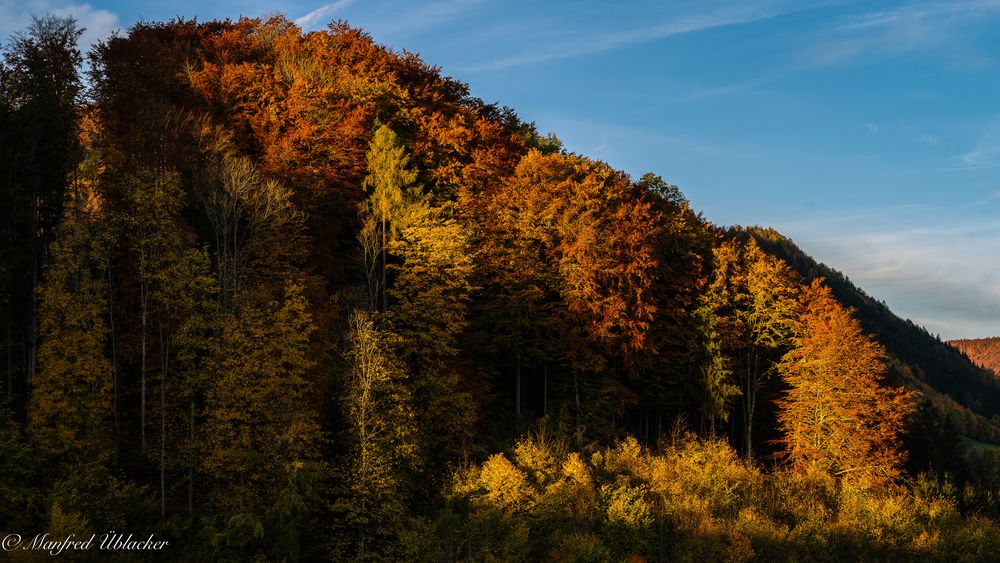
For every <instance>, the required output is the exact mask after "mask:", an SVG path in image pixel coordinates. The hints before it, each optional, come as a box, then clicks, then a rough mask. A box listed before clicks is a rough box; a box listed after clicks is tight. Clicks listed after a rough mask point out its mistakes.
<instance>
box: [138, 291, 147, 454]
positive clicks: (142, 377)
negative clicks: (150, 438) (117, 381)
mask: <svg viewBox="0 0 1000 563" xmlns="http://www.w3.org/2000/svg"><path fill="white" fill-rule="evenodd" d="M145 283H146V282H142V284H143V285H145ZM139 291H140V292H141V293H142V294H143V295H142V296H140V299H141V301H142V361H141V362H140V368H139V369H140V372H139V381H140V385H139V386H140V399H139V427H140V435H141V446H140V452H142V453H146V307H147V301H148V298H147V297H146V292H147V291H148V289H146V288H140V290H139Z"/></svg>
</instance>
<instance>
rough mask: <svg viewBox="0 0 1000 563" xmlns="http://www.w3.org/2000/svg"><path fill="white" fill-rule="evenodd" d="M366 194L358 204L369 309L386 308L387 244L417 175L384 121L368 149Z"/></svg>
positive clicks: (379, 309) (394, 231) (396, 227)
mask: <svg viewBox="0 0 1000 563" xmlns="http://www.w3.org/2000/svg"><path fill="white" fill-rule="evenodd" d="M367 161H368V175H367V176H366V177H365V182H364V185H365V188H366V189H367V190H368V197H367V199H366V200H365V201H364V202H363V203H362V206H361V221H362V225H361V234H360V237H359V238H360V239H361V243H362V250H363V252H364V261H365V274H366V276H367V282H368V284H367V287H368V300H369V307H370V308H371V310H373V311H375V310H378V311H381V312H382V313H383V314H384V313H385V312H386V311H387V309H388V285H387V256H388V248H389V244H390V243H391V242H392V241H393V240H395V239H396V237H397V236H398V234H399V229H400V224H401V222H402V221H401V215H402V214H403V212H404V210H405V209H406V207H407V206H405V205H404V201H405V199H406V197H407V195H408V192H410V191H411V190H412V189H413V187H414V186H413V184H414V182H415V181H416V179H417V173H416V170H414V169H412V168H411V167H410V159H409V157H408V156H407V155H406V147H404V146H403V144H402V142H401V141H400V140H399V137H398V136H397V135H396V133H395V132H394V131H393V130H392V129H390V128H389V127H388V126H386V125H380V126H379V127H378V128H377V129H376V130H375V136H374V138H373V139H372V143H371V146H370V148H369V149H368V157H367Z"/></svg>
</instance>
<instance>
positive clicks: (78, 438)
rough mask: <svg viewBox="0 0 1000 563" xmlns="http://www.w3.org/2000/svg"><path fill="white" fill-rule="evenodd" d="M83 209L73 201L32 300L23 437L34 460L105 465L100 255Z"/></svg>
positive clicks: (108, 395)
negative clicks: (35, 342)
mask: <svg viewBox="0 0 1000 563" xmlns="http://www.w3.org/2000/svg"><path fill="white" fill-rule="evenodd" d="M88 205H90V206H93V205H96V203H95V202H94V200H93V199H92V198H90V197H89V196H88V194H85V193H79V194H77V197H74V198H73V200H72V206H71V212H70V213H69V214H68V215H67V217H66V219H65V221H64V222H63V224H62V225H61V226H60V227H59V229H58V235H57V238H56V240H55V241H54V242H53V243H52V244H51V245H50V255H51V260H50V261H49V265H48V266H47V267H46V269H45V282H44V284H43V285H42V287H41V288H40V289H39V292H38V293H39V298H40V302H41V306H40V308H39V313H40V314H39V329H40V330H39V333H40V335H41V336H42V340H41V347H40V348H39V354H38V360H39V369H38V373H37V374H36V377H35V378H34V380H33V381H32V388H33V389H32V398H31V404H30V413H31V419H30V420H31V423H30V426H29V432H30V433H31V436H32V439H33V440H34V442H35V443H36V444H37V447H38V449H39V451H40V452H42V453H43V454H45V455H47V456H50V457H51V458H53V459H61V460H67V461H72V460H76V461H84V460H86V461H90V460H93V459H95V458H96V459H106V458H107V452H108V450H109V447H110V446H111V444H112V429H111V419H112V416H113V409H114V404H113V401H114V399H113V395H112V393H113V389H112V387H113V375H112V366H111V362H110V360H109V359H108V358H107V356H106V344H107V336H108V328H107V324H106V318H107V317H106V313H107V303H106V296H105V294H106V291H107V287H106V286H105V284H104V282H103V276H102V275H101V271H102V266H103V263H104V250H103V249H102V248H101V247H100V245H99V243H100V241H101V236H100V234H99V232H98V229H100V223H99V222H98V221H97V219H98V217H99V215H97V214H95V213H92V212H91V211H90V210H89V209H88ZM91 208H92V207H91Z"/></svg>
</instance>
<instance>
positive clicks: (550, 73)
mask: <svg viewBox="0 0 1000 563" xmlns="http://www.w3.org/2000/svg"><path fill="white" fill-rule="evenodd" d="M45 13H54V14H60V15H68V14H71V15H74V16H75V17H76V18H77V19H78V20H79V21H80V22H81V24H82V25H83V26H85V27H86V28H87V32H86V34H85V35H84V37H83V42H84V43H85V44H91V43H93V42H95V41H99V40H101V39H102V38H104V37H107V36H108V35H109V34H110V33H112V32H113V31H114V30H123V31H124V30H127V28H128V26H129V25H131V24H132V23H134V22H136V21H140V20H147V21H149V20H165V19H171V18H173V17H176V16H184V17H189V18H191V17H197V18H198V19H199V20H202V21H205V20H211V19H220V18H227V17H228V18H237V17H239V16H241V15H245V16H251V17H257V16H262V15H268V14H273V13H282V14H285V15H286V16H287V17H288V18H289V19H292V20H294V21H295V22H296V23H297V24H299V25H300V26H301V27H302V28H303V29H304V30H305V31H313V30H321V29H323V28H324V27H325V25H326V24H327V23H329V22H330V21H332V20H335V19H344V20H346V21H348V22H349V23H350V24H352V25H354V26H358V27H361V28H363V29H365V30H366V31H367V32H368V33H370V34H371V35H372V36H373V37H374V38H375V40H376V41H377V42H379V43H382V44H384V45H386V46H388V47H391V48H393V49H396V50H402V49H406V50H408V51H411V52H415V53H419V54H420V55H421V56H422V57H423V59H424V60H425V61H427V62H429V63H431V64H433V65H437V66H439V67H441V69H442V72H443V73H444V74H445V75H448V76H451V77H454V78H456V79H458V80H461V81H463V82H466V83H468V84H469V85H470V88H471V91H472V93H473V94H474V95H475V96H478V97H480V98H482V99H484V100H486V101H487V102H496V103H499V104H501V105H505V106H509V107H512V108H514V109H515V110H516V111H517V113H518V115H520V116H521V118H522V119H523V120H525V121H531V122H534V123H535V124H536V125H537V127H538V129H539V131H540V132H542V133H547V132H554V133H555V134H556V135H557V136H558V137H559V138H560V139H561V140H562V141H563V142H564V144H565V146H566V147H567V148H568V149H569V150H572V151H574V152H577V153H580V154H584V155H587V156H590V157H592V158H597V159H601V160H604V161H606V162H608V163H609V164H611V165H612V166H614V167H615V168H619V169H622V170H625V171H626V172H629V173H630V174H633V175H634V176H636V177H638V176H639V175H641V174H642V173H644V172H654V173H656V174H659V175H661V176H662V177H663V178H664V179H666V180H667V181H668V182H670V183H672V184H676V185H678V186H680V188H681V190H682V191H683V192H684V193H685V195H687V197H688V198H689V199H690V200H691V203H692V206H693V207H694V208H695V209H697V210H700V211H701V212H703V213H704V215H705V217H706V218H707V219H709V220H711V221H713V222H715V223H717V224H721V225H736V224H739V225H755V224H756V225H764V226H771V227H774V228H776V229H777V230H779V231H780V232H782V233H784V234H785V235H787V236H789V237H791V238H792V239H793V240H794V241H795V242H796V243H797V244H798V245H799V246H800V247H801V248H802V249H803V250H805V251H806V252H807V253H809V254H811V255H812V256H813V257H815V258H816V259H817V260H819V261H821V262H824V263H826V264H828V265H830V266H832V267H834V268H836V269H838V270H840V271H842V272H844V273H845V274H846V275H847V276H848V277H849V278H850V279H851V280H852V281H854V282H855V283H856V284H857V285H859V286H860V287H861V288H863V289H864V290H865V291H866V292H867V293H868V294H870V295H872V296H874V297H875V298H877V299H881V300H884V301H886V302H887V303H888V305H889V306H890V307H891V308H892V309H893V310H894V311H895V312H896V313H897V314H899V315H900V316H902V317H904V318H910V319H912V320H913V321H914V322H917V323H919V324H922V325H924V326H925V327H927V329H928V330H930V332H931V333H934V334H940V335H941V336H942V337H943V338H971V337H985V336H995V335H1000V260H998V258H1000V0H956V1H951V2H934V1H921V2H880V1H871V0H869V1H853V2H852V1H847V0H842V1H836V0H831V1H815V2H814V1H812V0H741V1H736V0H696V1H662V0H661V1H655V0H642V1H634V2H610V1H594V0H581V1H565V0H551V1H547V2H541V1H538V0H535V1H531V2H528V1H521V0H499V1H498V0H431V1H428V2H419V1H413V0H409V1H407V0H337V1H334V2H332V3H324V2H322V1H320V2H310V1H307V0H277V1H269V2H263V1H256V0H254V1H249V2H234V1H231V0H217V1H212V2H204V1H202V2H193V1H190V0H182V1H175V2H173V3H165V2H162V1H155V2H154V1H150V0H93V1H92V2H72V1H69V2H68V1H65V0H0V38H6V37H8V36H9V35H10V33H12V32H14V31H16V30H18V29H21V28H23V27H24V26H25V25H26V24H27V23H28V21H29V20H30V14H37V15H40V14H45ZM0 40H2V39H0Z"/></svg>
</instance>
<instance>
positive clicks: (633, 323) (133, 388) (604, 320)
mask: <svg viewBox="0 0 1000 563" xmlns="http://www.w3.org/2000/svg"><path fill="white" fill-rule="evenodd" d="M79 36H80V29H79V28H78V27H77V25H76V24H75V22H74V21H73V20H70V19H62V18H56V17H46V18H40V19H36V20H35V21H34V23H33V25H32V26H31V27H30V28H28V29H26V30H24V31H23V32H22V33H21V34H19V35H16V36H14V37H12V38H10V40H9V41H8V42H6V43H4V44H3V45H2V47H3V57H2V64H0V203H2V204H0V239H2V245H0V251H2V256H0V371H2V373H3V383H2V385H3V392H2V401H0V532H3V535H7V534H9V533H17V534H21V535H31V534H35V533H41V532H48V533H49V534H50V535H52V536H61V537H65V536H67V535H68V534H71V533H72V534H76V535H77V536H89V535H90V534H92V533H102V532H106V531H108V530H117V531H122V530H125V531H127V532H132V533H136V534H137V535H143V534H146V535H148V534H150V533H155V534H157V535H158V537H162V538H165V539H167V540H169V541H170V545H169V547H168V548H167V549H165V550H162V551H159V552H155V553H143V554H142V556H141V557H140V559H144V560H145V559H152V560H161V559H162V560H171V561H212V560H215V561H250V560H256V561H322V560H331V561H345V560H348V561H350V560H378V561H382V560H398V561H459V560H461V561H542V560H546V561H548V560H552V561H626V560H627V561H742V560H754V559H761V560H778V561H784V560H788V561H792V560H794V561H801V560H806V561H826V560H830V561H836V560H845V559H848V560H872V561H875V560H878V561H895V560H906V561H910V560H914V559H919V560H948V561H954V560H963V561H965V560H968V561H980V560H981V561H988V560H995V558H996V557H997V554H998V553H1000V496H998V495H1000V490H998V487H1000V453H998V452H1000V446H997V444H1000V380H998V379H997V378H996V377H994V376H993V374H991V373H990V372H989V371H987V370H985V369H982V368H979V367H977V366H975V365H973V364H972V363H971V362H970V361H969V360H968V358H967V357H966V356H965V355H964V354H962V353H961V352H959V351H957V350H955V349H953V348H952V347H950V346H949V345H947V344H946V343H943V342H941V341H940V340H939V339H938V338H936V337H934V336H932V335H930V334H929V333H927V331H925V330H924V329H922V328H920V327H918V326H916V325H914V324H913V323H912V322H910V321H906V320H902V319H900V318H898V317H896V316H895V315H894V314H893V313H892V312H891V311H890V310H889V309H888V307H886V306H885V304H884V303H881V302H879V301H877V300H876V299H874V298H872V297H870V296H868V295H867V294H865V293H864V292H863V291H861V290H860V289H858V288H856V287H855V286H854V285H853V284H851V282H850V281H849V280H848V279H847V278H845V277H844V276H843V275H842V274H840V273H839V272H837V271H836V270H834V269H832V268H830V267H828V266H826V265H823V264H818V263H816V262H815V261H814V260H812V259H811V258H810V257H809V256H807V255H806V254H804V253H803V252H802V251H801V250H800V249H798V248H797V247H796V246H795V245H794V244H793V243H792V242H791V241H790V240H788V239H786V238H785V237H783V236H781V235H780V234H779V233H777V232H775V231H773V230H771V229H765V228H760V227H748V228H742V227H733V228H721V227H719V226H716V225H713V224H712V223H711V222H710V221H709V220H708V219H706V218H705V217H703V216H702V215H701V214H700V213H698V212H696V211H694V210H692V209H691V207H690V206H689V203H688V201H687V200H686V198H685V196H684V195H683V193H682V192H681V191H680V189H678V188H677V187H676V186H673V185H671V184H669V183H667V182H666V181H664V180H663V179H662V178H660V177H658V176H656V175H653V174H646V175H644V176H642V177H641V178H638V179H636V178H632V177H630V176H629V175H627V174H625V173H623V172H620V171H618V170H615V169H614V168H612V167H611V166H609V165H608V164H606V163H604V162H601V161H597V160H592V159H590V158H587V157H586V156H584V155H578V154H574V153H571V152H569V151H567V150H565V149H564V148H563V147H562V145H561V143H560V141H559V140H558V138H557V137H556V136H555V135H552V134H548V135H542V134H540V133H539V132H538V131H537V130H536V128H535V126H534V124H532V123H526V122H524V121H522V120H521V119H519V118H518V116H517V115H516V114H515V113H514V111H512V110H511V109H508V108H505V107H500V106H498V105H494V104H489V103H486V102H483V101H482V100H479V99H476V98H474V97H472V96H471V95H470V93H469V89H468V87H467V86H466V85H465V84H462V83H459V82H457V81H454V80H452V79H449V78H447V77H444V76H442V75H441V72H440V70H439V69H437V68H436V67H433V66H430V65H429V64H427V63H426V62H424V61H422V60H421V59H420V58H419V57H418V56H416V55H414V54H412V53H409V52H406V51H403V52H394V51H392V50H389V49H386V48H384V47H382V46H380V45H379V44H378V43H377V41H376V39H373V38H371V37H369V36H368V35H367V34H365V33H364V32H363V31H362V30H360V29H357V28H352V27H350V26H349V25H348V24H347V23H344V22H335V23H333V24H331V25H330V26H329V27H328V29H327V30H325V31H321V32H313V33H308V34H303V33H302V32H301V30H300V29H299V28H298V27H297V26H295V25H294V24H293V23H291V22H289V21H288V20H286V19H284V18H282V17H274V18H272V19H269V20H259V19H241V20H239V21H237V22H231V21H224V22H206V23H199V22H196V21H192V20H180V19H179V20H175V21H171V22H167V23H152V22H150V23H140V24H136V25H135V26H133V27H132V28H131V29H129V30H128V31H127V32H125V33H123V34H121V35H120V36H114V37H112V38H110V39H108V40H107V41H106V42H104V43H101V44H98V45H96V46H95V47H94V48H93V49H92V50H91V51H90V52H89V53H86V54H85V53H81V52H80V50H79V48H78V47H77V39H78V38H79ZM84 62H86V63H87V64H86V65H84ZM83 68H87V69H88V70H87V71H86V74H84V71H83V70H82V69H83ZM8 555H10V556H11V557H12V558H14V559H17V558H18V557H22V558H26V559H30V556H32V554H31V553H30V552H24V553H21V552H11V553H10V554H8ZM34 555H36V556H37V555H38V554H34ZM63 556H64V557H69V558H76V557H79V558H82V559H97V558H100V559H104V560H109V559H110V560H112V561H114V560H135V558H136V556H135V555H134V554H129V553H127V552H123V553H116V552H101V553H97V552H93V553H69V552H67V553H64V554H63Z"/></svg>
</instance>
